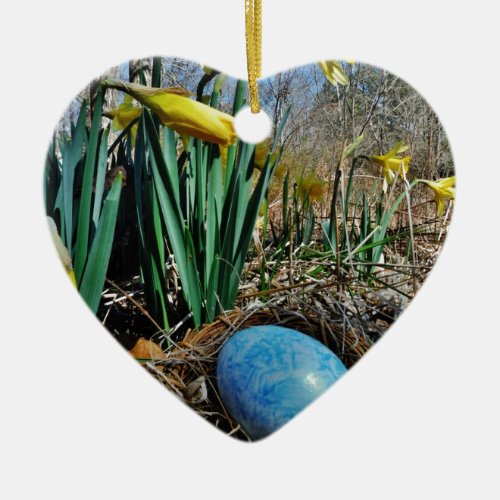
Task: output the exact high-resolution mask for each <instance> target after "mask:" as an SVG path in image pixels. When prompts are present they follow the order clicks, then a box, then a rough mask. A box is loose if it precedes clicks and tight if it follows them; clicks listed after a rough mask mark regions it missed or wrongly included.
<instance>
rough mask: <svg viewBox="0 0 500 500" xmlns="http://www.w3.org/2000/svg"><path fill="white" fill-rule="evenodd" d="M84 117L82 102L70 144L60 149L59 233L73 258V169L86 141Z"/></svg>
mask: <svg viewBox="0 0 500 500" xmlns="http://www.w3.org/2000/svg"><path fill="white" fill-rule="evenodd" d="M86 116H87V102H86V101H83V102H82V106H81V108H80V114H79V115H78V120H77V123H76V127H75V129H74V133H73V138H72V140H71V142H69V143H67V144H66V145H65V146H64V147H63V148H62V164H63V165H62V166H63V168H62V186H63V191H62V193H63V194H62V198H63V206H64V210H63V211H62V212H61V225H63V224H64V231H63V230H62V228H61V233H62V234H63V235H64V237H63V242H64V244H65V245H66V248H67V249H68V252H69V254H70V255H71V256H73V199H74V180H75V169H76V165H77V164H78V162H79V161H80V160H81V159H82V150H83V146H84V144H85V141H86V133H85V119H86ZM63 214H64V217H63ZM63 219H64V220H63Z"/></svg>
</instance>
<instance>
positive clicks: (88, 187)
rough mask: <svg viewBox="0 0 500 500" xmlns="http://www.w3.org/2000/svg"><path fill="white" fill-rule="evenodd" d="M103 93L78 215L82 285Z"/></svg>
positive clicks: (77, 266) (78, 263)
mask: <svg viewBox="0 0 500 500" xmlns="http://www.w3.org/2000/svg"><path fill="white" fill-rule="evenodd" d="M102 100H103V91H102V89H99V90H98V92H97V100H96V105H95V110H94V116H93V117H92V126H91V128H90V137H89V144H88V147H87V153H86V157H85V166H84V171H83V183H82V196H81V201H80V210H79V214H78V226H77V233H76V247H75V259H74V268H75V276H76V281H77V283H78V284H80V281H81V279H82V275H83V270H84V268H85V263H86V261H87V253H88V246H89V232H90V217H91V214H90V205H91V200H92V184H93V180H94V171H95V164H96V157H97V145H98V140H99V130H100V128H101V116H102Z"/></svg>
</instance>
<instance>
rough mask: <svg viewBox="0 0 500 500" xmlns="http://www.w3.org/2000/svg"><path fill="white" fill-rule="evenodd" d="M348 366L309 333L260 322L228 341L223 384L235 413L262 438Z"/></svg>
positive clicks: (222, 356)
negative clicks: (260, 324) (265, 324)
mask: <svg viewBox="0 0 500 500" xmlns="http://www.w3.org/2000/svg"><path fill="white" fill-rule="evenodd" d="M346 371H347V370H346V367H345V366H344V365H343V364H342V362H341V361H340V359H339V358H338V357H337V356H335V354H334V353H333V352H331V351H330V350H329V349H328V348H326V347H325V346H324V345H323V344H321V343H320V342H318V341H317V340H314V339H313V338H311V337H309V336H307V335H305V334H303V333H300V332H298V331H296V330H291V329H290V328H283V327H281V326H274V325H270V326H254V327H251V328H247V329H245V330H241V331H239V332H237V333H236V334H234V335H233V336H232V337H231V338H230V339H229V340H227V341H226V343H225V344H224V345H223V347H222V349H221V351H220V353H219V358H218V360H217V385H218V388H219V393H220V396H221V399H222V401H223V403H224V405H225V407H226V409H227V410H228V411H229V413H230V414H231V416H232V417H233V418H234V419H235V420H236V421H237V422H238V423H240V424H241V426H242V427H243V428H244V429H245V431H246V432H247V434H248V435H249V436H250V437H251V438H252V439H255V440H257V439H261V438H263V437H266V436H268V435H269V434H271V433H273V432H274V431H276V430H278V429H279V428H280V427H281V426H282V425H284V424H286V423H287V422H288V421H289V420H291V419H292V418H293V417H294V416H295V415H297V413H299V412H301V411H302V410H303V409H304V408H305V407H306V406H307V405H308V404H310V403H312V402H313V401H314V400H315V399H316V398H317V397H318V396H320V395H321V394H322V393H323V392H324V391H326V390H327V389H328V388H329V387H330V386H331V385H332V384H333V383H334V382H335V381H337V380H338V379H339V378H340V377H341V376H342V375H343V374H344V373H345V372H346Z"/></svg>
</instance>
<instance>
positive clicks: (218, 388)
mask: <svg viewBox="0 0 500 500" xmlns="http://www.w3.org/2000/svg"><path fill="white" fill-rule="evenodd" d="M259 91H260V103H261V106H262V108H263V110H264V111H265V112H266V113H267V114H268V115H269V117H270V121H271V123H272V127H271V133H270V136H269V137H268V139H266V140H264V141H263V142H261V143H259V144H256V145H253V144H249V143H247V142H244V141H243V140H241V139H240V138H239V137H238V135H237V133H236V128H237V127H235V118H234V117H235V116H236V115H237V114H238V112H239V111H240V110H241V109H243V108H245V107H246V99H247V84H246V82H245V81H238V80H236V79H233V78H230V77H227V76H225V75H224V74H222V73H220V72H218V71H215V70H212V69H210V68H207V67H202V66H200V65H198V64H195V63H192V62H189V61H185V60H181V59H172V58H159V57H158V58H151V59H143V60H139V61H131V62H129V63H126V64H122V65H120V66H117V67H115V68H112V69H111V70H110V71H109V72H108V73H106V74H105V75H104V76H102V77H100V78H99V79H97V80H95V81H94V82H92V83H90V84H89V85H88V86H87V87H86V88H85V89H84V90H83V91H82V92H81V93H80V94H79V95H78V96H76V97H75V99H74V100H73V101H72V102H71V104H70V106H69V107H68V109H67V111H66V112H65V113H64V115H63V116H62V117H61V121H60V123H59V125H58V126H57V128H56V131H55V134H54V137H53V141H52V142H51V144H50V147H49V151H48V155H47V160H46V167H45V178H44V192H45V200H46V213H47V216H48V221H49V225H50V229H51V232H52V234H53V237H54V241H55V244H56V247H57V250H58V252H59V255H60V257H61V259H62V261H63V264H64V267H65V268H66V271H67V273H68V274H69V276H70V278H71V281H72V283H73V286H74V287H75V288H76V289H77V290H78V292H79V293H80V295H81V296H82V298H83V300H84V302H85V303H86V304H87V306H88V308H89V309H90V311H91V312H92V313H93V314H95V315H96V316H97V317H98V319H99V320H100V321H101V322H102V324H103V325H104V326H105V327H106V328H107V330H108V331H109V332H110V333H111V334H112V335H113V336H114V337H115V338H116V340H118V342H120V344H122V346H124V347H125V348H126V349H127V350H128V351H129V352H130V354H131V355H132V356H133V357H134V358H135V359H136V360H137V361H138V362H139V363H141V364H142V365H143V366H144V368H145V369H146V370H148V371H149V372H150V373H151V374H152V375H153V376H154V377H155V378H156V379H157V380H158V381H159V382H160V383H162V384H163V385H164V386H165V387H166V388H168V389H170V390H171V391H173V392H174V393H175V394H177V396H179V397H180V398H181V399H182V400H183V401H184V402H185V403H186V404H188V405H190V406H191V407H192V408H193V409H194V410H195V411H196V412H198V413H199V414H200V415H201V416H203V417H204V418H206V419H207V420H208V421H210V422H211V423H212V424H214V425H215V426H216V427H217V428H219V429H221V430H222V431H224V432H227V433H230V434H231V436H234V437H237V438H240V439H244V440H258V439H260V438H262V437H265V436H267V435H269V434H271V433H272V432H273V431H275V430H277V429H279V428H280V427H281V426H282V425H283V424H285V423H286V422H287V421H289V420H290V419H291V418H293V417H294V416H295V415H296V414H297V413H299V412H300V411H301V410H302V409H303V408H305V407H306V406H307V405H308V404H309V403H311V402H312V401H313V400H314V399H315V398H316V397H318V396H319V395H320V394H321V393H323V392H324V391H325V390H326V389H327V388H328V387H330V386H331V385H332V384H333V383H334V382H336V381H337V380H338V379H339V378H341V377H342V376H343V374H344V373H345V372H346V371H348V370H349V369H350V368H351V367H352V366H353V365H354V364H355V363H356V362H357V361H358V360H359V359H361V358H362V357H363V355H364V354H365V353H366V352H367V351H368V350H369V349H370V347H371V346H372V345H373V344H374V343H375V342H377V341H378V340H379V339H380V338H381V337H382V336H383V334H384V332H385V331H386V330H387V329H388V328H389V327H390V326H391V325H392V324H393V322H394V321H395V320H397V318H398V317H399V316H400V314H401V313H402V312H403V311H404V309H405V308H406V306H407V305H408V303H409V302H410V301H411V300H412V298H413V297H414V295H415V293H416V292H417V291H418V289H419V288H420V286H421V285H422V282H423V281H424V279H425V278H426V276H427V274H428V273H429V271H430V270H431V268H432V266H433V265H434V262H435V260H436V258H437V255H438V254H439V252H440V250H441V247H442V245H443V240H444V237H445V235H446V231H447V227H448V224H449V221H450V213H451V200H453V198H454V180H455V177H454V169H453V160H452V156H451V152H450V145H449V143H448V140H447V138H446V135H445V133H444V131H443V128H442V126H441V124H440V122H439V120H438V118H437V116H436V115H435V114H434V112H433V111H432V109H431V108H430V107H429V105H428V104H427V103H426V102H425V100H424V99H423V98H422V97H421V96H420V95H419V94H418V93H417V92H416V91H415V90H414V89H413V88H412V87H411V86H410V85H408V84H407V83H406V82H404V81H402V80H401V79H399V78H397V77H396V76H394V75H392V74H391V73H388V72H387V71H385V70H382V69H380V68H377V67H374V66H369V65H367V64H362V63H358V62H336V61H322V62H320V63H317V64H311V65H308V66H304V67H300V68H295V69H292V70H290V71H286V72H284V73H280V74H278V75H276V76H273V77H270V78H267V79H265V80H262V81H261V82H260V83H259ZM236 121H237V119H236ZM69 286H71V285H70V284H69V283H68V287H69ZM84 302H82V304H83V303H84Z"/></svg>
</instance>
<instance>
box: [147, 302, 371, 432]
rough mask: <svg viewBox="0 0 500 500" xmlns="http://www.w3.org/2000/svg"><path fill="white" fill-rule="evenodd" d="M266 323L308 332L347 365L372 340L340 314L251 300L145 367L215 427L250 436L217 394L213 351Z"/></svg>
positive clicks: (186, 337) (190, 334) (191, 332)
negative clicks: (230, 413) (254, 327)
mask: <svg viewBox="0 0 500 500" xmlns="http://www.w3.org/2000/svg"><path fill="white" fill-rule="evenodd" d="M269 324H272V325H281V326H285V327H288V328H292V329H295V330H298V331H300V332H303V333H305V334H307V335H310V336H311V337H313V338H315V339H317V340H318V341H320V342H321V343H322V344H324V345H325V346H327V347H328V348H329V349H331V350H332V351H333V352H334V353H335V354H336V355H337V356H338V357H339V358H340V359H341V360H342V362H343V363H344V365H345V366H346V367H347V368H350V367H351V366H353V365H354V364H355V363H356V362H357V361H358V360H359V359H360V358H361V357H362V356H363V355H364V354H365V353H366V352H367V351H368V349H369V348H370V347H371V346H372V345H373V343H374V342H373V340H372V339H370V338H369V337H368V336H367V335H365V334H364V333H362V332H359V331H355V329H354V328H352V327H349V328H347V327H346V325H345V321H342V318H341V317H338V318H336V320H335V318H330V317H325V316H322V315H321V314H318V313H317V311H310V310H308V311H307V312H306V311H304V310H303V309H298V308H297V309H291V308H289V307H287V308H286V309H285V308H283V307H279V306H276V305H270V304H264V305H257V306H255V305H254V306H252V307H246V308H244V309H235V310H233V311H231V312H228V313H226V314H224V315H221V316H219V317H217V318H216V319H215V321H213V322H212V323H210V324H207V325H205V326H203V327H202V328H201V329H199V330H193V329H190V330H188V331H187V332H186V334H185V335H184V337H183V338H182V340H180V341H177V342H175V343H174V345H173V346H172V347H171V348H170V349H169V350H168V353H167V354H166V356H165V359H162V360H155V361H149V362H148V363H147V364H146V368H147V369H148V370H149V371H150V372H151V373H152V374H153V375H154V376H155V377H156V378H157V379H158V380H159V381H160V382H161V383H162V384H163V385H165V386H167V387H168V388H170V389H171V390H173V391H174V392H175V393H176V394H177V396H179V397H180V398H181V399H182V400H183V401H184V402H185V403H186V404H188V405H189V406H191V407H192V408H193V409H194V410H195V411H196V413H198V414H199V415H200V416H202V417H203V418H205V419H207V420H208V421H210V422H211V423H212V424H214V425H215V426H216V427H217V428H219V429H220V430H222V431H223V432H225V433H227V434H230V435H233V436H234V437H237V438H239V439H242V440H246V441H250V438H249V437H248V435H247V434H246V433H245V432H244V430H243V429H242V428H241V426H240V425H239V424H238V423H237V422H235V421H234V420H233V419H232V418H231V416H230V415H229V414H228V412H227V411H226V409H225V408H224V404H223V403H222V401H221V399H220V397H219V394H218V390H217V381H216V375H215V373H216V366H217V357H218V353H219V350H220V349H221V347H222V345H223V344H224V342H225V341H226V340H227V339H228V338H229V337H230V336H231V335H232V334H233V333H235V332H237V331H238V330H241V329H243V328H248V327H251V326H257V325H269Z"/></svg>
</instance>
